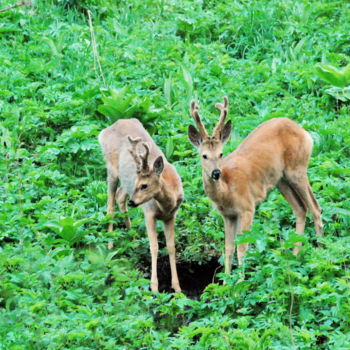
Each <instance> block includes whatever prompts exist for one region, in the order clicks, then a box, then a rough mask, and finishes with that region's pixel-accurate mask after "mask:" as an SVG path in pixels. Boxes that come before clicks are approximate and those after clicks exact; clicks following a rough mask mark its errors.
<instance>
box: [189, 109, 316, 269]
mask: <svg viewBox="0 0 350 350" xmlns="http://www.w3.org/2000/svg"><path fill="white" fill-rule="evenodd" d="M191 106H196V104H195V103H193V102H192V104H191ZM197 110H198V107H197ZM191 112H192V108H191ZM220 119H222V118H220ZM195 120H196V119H195ZM220 122H221V125H223V120H221V121H220ZM225 127H226V126H225ZM193 129H194V128H193V127H191V128H189V137H190V140H191V142H192V143H193V144H194V145H195V146H196V147H197V148H198V149H199V152H200V154H201V156H202V157H201V160H202V169H203V171H202V172H203V183H204V189H205V192H206V193H207V195H208V196H209V198H210V199H211V200H212V202H213V203H214V204H215V206H216V207H217V208H218V210H219V212H220V213H221V214H222V216H223V218H224V223H225V272H226V273H229V272H230V271H231V263H232V257H233V252H234V245H233V242H234V239H235V236H236V235H237V234H241V233H242V231H246V230H249V229H250V226H251V223H252V221H253V217H254V212H255V207H256V205H257V204H259V203H260V202H261V201H263V200H264V199H265V197H266V195H267V193H268V192H269V191H270V190H271V189H272V188H274V187H275V186H277V187H278V188H279V190H280V191H281V193H282V194H283V195H284V197H285V198H286V200H287V201H288V202H289V203H290V205H291V207H292V208H293V211H294V214H295V216H296V219H297V220H296V232H297V234H302V233H303V232H304V226H305V218H306V212H307V209H309V210H310V211H311V214H312V216H313V218H314V223H315V229H316V234H317V235H318V236H321V235H322V220H321V208H320V206H319V204H318V203H317V200H316V198H315V196H314V194H313V192H312V190H311V186H310V184H309V181H308V177H307V167H308V162H309V159H310V155H311V151H312V139H311V136H310V135H309V134H308V133H307V132H306V131H305V130H304V129H303V128H301V127H300V126H298V125H297V124H296V123H295V122H293V121H292V120H290V119H288V118H274V119H271V120H269V121H267V122H264V123H263V124H261V125H260V126H258V127H257V128H256V129H255V130H253V131H252V132H251V133H250V134H249V135H248V136H247V137H246V138H245V140H244V141H243V142H242V143H241V144H240V145H239V147H238V148H237V149H236V150H235V151H234V152H232V153H230V154H229V155H228V156H227V157H225V158H220V156H218V155H219V154H221V152H222V148H223V144H224V143H225V141H226V140H225V141H222V140H220V139H218V138H216V141H217V143H216V146H214V147H213V140H212V138H213V136H211V137H210V142H209V143H208V141H209V137H206V136H205V135H202V134H200V133H198V132H197V134H196V130H193ZM226 133H227V130H226ZM220 141H221V142H220ZM209 144H210V146H209ZM203 155H205V157H206V159H203ZM214 169H218V170H220V171H221V176H220V178H219V179H218V180H217V181H215V180H213V178H212V176H211V174H212V172H213V170H214ZM300 245H301V243H297V247H295V248H294V250H293V253H294V254H297V253H298V251H299V246H300ZM247 247H248V244H241V245H239V246H238V253H237V254H238V263H239V264H240V265H241V264H242V258H243V256H244V254H245V252H246V250H247Z"/></svg>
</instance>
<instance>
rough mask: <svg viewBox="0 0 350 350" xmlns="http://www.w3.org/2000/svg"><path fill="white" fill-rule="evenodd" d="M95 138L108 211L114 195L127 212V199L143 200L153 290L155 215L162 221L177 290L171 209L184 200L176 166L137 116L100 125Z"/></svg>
mask: <svg viewBox="0 0 350 350" xmlns="http://www.w3.org/2000/svg"><path fill="white" fill-rule="evenodd" d="M99 142H100V144H101V147H102V150H103V153H104V156H105V160H106V165H107V184H108V201H107V213H108V214H113V213H114V203H115V201H117V203H118V206H119V209H120V211H121V212H123V213H126V212H127V202H128V205H129V206H131V207H137V206H142V208H143V211H144V215H145V222H146V230H147V234H148V238H149V242H150V251H151V259H152V272H151V289H152V291H158V277H157V255H158V239H157V231H156V220H161V221H163V222H164V233H165V238H166V245H167V249H168V253H169V261H170V269H171V286H172V288H173V289H174V290H175V291H176V292H180V291H181V288H180V284H179V279H178V275H177V270H176V259H175V242H174V231H175V215H176V212H177V210H178V208H179V206H180V204H181V202H182V201H183V189H182V184H181V179H180V177H179V175H178V174H177V172H176V170H175V167H174V166H173V165H171V164H170V163H168V162H167V160H166V158H165V156H164V154H163V153H162V152H161V150H160V149H159V148H158V147H157V145H156V144H155V142H154V141H153V140H152V138H151V137H150V135H149V134H148V132H147V131H146V130H145V129H144V127H143V125H142V124H141V123H140V122H139V121H138V120H137V119H120V120H118V121H117V122H115V123H114V124H113V125H111V126H110V127H108V128H106V129H104V130H102V132H101V133H100V135H99ZM118 182H119V183H120V186H119V187H118ZM128 199H129V200H128ZM125 224H126V226H127V227H128V228H129V227H130V219H129V218H128V217H126V218H125ZM108 231H109V232H111V231H113V223H110V224H109V227H108ZM109 247H111V245H109Z"/></svg>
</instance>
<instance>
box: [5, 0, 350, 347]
mask: <svg viewBox="0 0 350 350" xmlns="http://www.w3.org/2000/svg"><path fill="white" fill-rule="evenodd" d="M13 3H14V2H13V1H10V0H6V1H3V2H2V3H1V5H0V8H4V7H6V6H9V5H10V4H13ZM87 8H90V9H91V11H92V18H93V25H94V31H95V36H96V41H97V45H98V50H99V55H100V58H101V66H102V69H103V73H104V76H105V80H106V85H104V83H103V81H102V79H101V77H100V76H99V74H97V73H96V71H95V69H94V56H93V53H92V47H91V36H90V30H89V24H88V19H87V15H86V9H87ZM349 16H350V5H349V4H347V3H346V2H343V1H326V0H318V1H313V2H309V1H302V0H298V1H289V0H287V1H281V0H273V1H267V0H261V1H253V0H252V1H244V0H238V1H228V0H223V1H215V0H207V1H204V0H203V1H195V2H194V1H188V0H183V1H165V0H164V1H159V2H155V1H150V0H146V1H140V0H132V1H124V0H119V1H116V2H112V1H109V0H103V1H99V2H98V1H93V0H91V1H89V0H84V1H82V2H78V1H74V0H54V1H50V2H44V1H41V0H37V1H36V2H35V5H34V6H33V7H31V8H26V7H20V8H17V9H15V10H11V11H7V12H4V13H0V96H1V98H0V122H1V124H0V145H1V146H0V153H1V154H0V156H1V159H2V161H1V162H0V172H1V176H2V181H1V186H0V194H1V201H2V203H1V210H0V349H6V350H7V349H11V350H12V349H13V350H18V349H189V348H191V349H192V348H194V349H291V348H293V347H294V348H296V349H308V348H310V349H348V346H349V343H350V302H349V300H350V287H349V261H350V238H349V228H350V204H349V203H350V202H349V197H350V171H349V169H350V160H349V159H350V157H349V156H350V146H349V145H350V136H349V135H350V133H349V130H350V117H349V104H348V102H342V101H337V100H336V99H335V98H334V97H332V96H330V95H329V94H327V91H326V90H327V88H329V87H330V85H327V84H325V83H324V82H322V81H321V80H320V79H319V78H318V76H317V74H316V69H315V66H316V64H318V63H320V62H322V63H327V64H332V65H334V66H336V67H343V66H346V65H347V64H348V63H349V62H350V49H349V38H348V33H349V29H350V28H349V26H350V25H349V21H348V18H349ZM112 90H116V92H111V91H112ZM224 95H227V96H228V97H229V100H230V118H231V119H232V121H233V124H234V132H233V134H232V138H231V141H230V142H229V143H228V145H227V146H226V148H225V153H228V152H230V151H232V150H233V149H234V148H235V147H236V146H237V145H238V144H239V142H241V141H242V140H243V138H244V137H245V136H246V135H247V134H248V133H249V132H250V131H252V130H253V129H254V128H255V127H256V126H258V125H259V124H260V123H261V122H263V121H265V120H268V119H271V118H273V117H279V116H286V117H289V118H291V119H293V120H295V121H296V122H298V123H299V124H300V125H301V126H303V127H304V128H305V129H306V130H308V131H309V132H310V133H311V135H312V137H313V139H314V151H313V155H312V159H311V162H310V169H309V176H310V180H311V184H312V187H313V189H314V192H315V194H316V196H317V198H318V200H319V202H320V205H321V206H322V208H323V220H324V232H325V237H324V239H323V242H324V246H323V248H317V247H316V245H315V244H314V243H315V232H314V227H313V223H312V220H311V219H308V220H307V226H306V232H305V237H306V240H305V243H304V248H303V249H302V251H301V254H300V255H299V256H298V257H297V258H295V257H293V256H292V255H291V246H292V245H293V242H294V241H295V235H294V225H295V219H294V216H293V214H292V211H291V208H290V207H289V206H288V204H287V203H286V201H285V200H284V199H283V197H282V196H281V195H280V194H279V193H278V192H277V191H273V192H272V193H271V194H270V195H269V197H268V199H267V200H266V201H265V202H263V203H262V204H261V206H260V207H259V210H258V212H257V214H256V217H255V220H254V225H253V228H252V235H251V237H253V239H254V241H255V243H253V244H251V245H250V248H249V253H248V254H247V256H246V259H245V266H244V270H245V275H246V279H245V281H244V282H243V283H240V284H236V281H237V280H238V278H239V273H240V272H241V270H242V269H238V270H237V269H236V270H234V272H233V274H232V276H225V275H224V274H219V277H220V278H221V279H224V280H225V281H226V284H225V285H219V284H211V285H209V286H208V287H207V289H206V290H205V292H204V293H203V295H202V296H201V297H200V299H199V300H191V299H188V298H186V297H185V296H184V295H183V294H177V295H171V294H166V293H159V294H157V295H154V294H152V293H151V292H150V291H149V289H148V285H149V281H148V280H146V279H145V276H144V275H143V274H142V273H141V272H140V271H141V270H142V269H141V270H140V269H139V270H138V269H137V266H138V265H139V264H140V261H144V259H145V257H148V255H149V253H148V240H147V236H146V233H145V225H144V222H143V216H142V213H141V210H139V209H138V210H136V209H132V210H131V211H130V215H131V217H132V226H133V228H132V229H131V230H130V231H127V230H125V229H122V228H121V227H122V221H123V220H122V215H120V214H119V213H118V214H117V215H116V223H117V226H118V227H119V228H118V229H116V230H115V231H114V232H112V233H107V232H106V223H107V222H108V221H109V220H110V218H109V217H107V216H106V214H105V211H106V200H107V191H106V185H105V175H106V171H105V165H104V162H103V158H102V156H101V151H100V149H99V145H98V142H97V135H98V133H99V131H100V130H101V129H103V128H104V127H106V126H108V125H110V124H111V123H112V122H113V121H114V120H115V119H116V118H119V117H124V116H127V117H137V118H139V119H140V120H141V121H142V122H143V123H144V125H146V127H147V128H148V130H149V131H150V133H151V134H152V136H153V137H154V139H155V141H156V142H157V144H158V145H159V146H160V147H161V148H162V149H163V150H164V151H165V153H166V155H167V157H168V159H169V160H170V161H171V162H172V163H173V164H174V165H175V166H176V167H177V169H178V172H179V174H180V175H181V177H182V180H183V183H184V189H185V202H184V203H183V205H182V206H181V208H180V210H179V213H178V220H177V225H176V244H177V250H178V260H179V261H183V262H196V263H199V264H205V263H206V262H207V261H208V260H210V259H211V258H212V257H213V256H214V257H216V258H219V259H220V261H221V262H222V256H221V255H222V253H223V250H224V247H223V244H224V239H223V223H222V219H221V217H220V215H218V213H217V212H216V211H215V210H214V209H213V208H212V206H211V204H210V202H209V200H208V198H207V197H206V196H205V194H204V191H203V189H202V179H201V170H200V166H199V161H198V159H197V158H198V156H197V154H196V151H195V150H194V149H193V147H192V146H191V144H190V143H189V141H188V140H187V127H188V125H189V124H190V123H191V118H190V116H189V113H188V105H189V101H190V100H191V99H192V98H193V97H195V98H198V100H199V102H200V105H201V106H202V110H201V113H202V114H203V116H204V118H205V121H206V125H208V126H211V127H213V125H214V123H215V121H216V120H217V117H218V114H217V112H216V110H215V108H214V104H215V103H216V102H218V101H220V100H221V99H222V96H224ZM209 129H211V128H210V127H209ZM110 239H113V240H114V241H115V250H114V251H113V252H109V251H107V250H106V249H105V247H106V245H107V242H108V241H109V240H110ZM160 241H161V248H162V249H161V252H160V254H161V255H166V249H165V248H164V239H163V237H162V235H160ZM234 264H236V262H234ZM139 267H142V266H139ZM180 278H181V276H180Z"/></svg>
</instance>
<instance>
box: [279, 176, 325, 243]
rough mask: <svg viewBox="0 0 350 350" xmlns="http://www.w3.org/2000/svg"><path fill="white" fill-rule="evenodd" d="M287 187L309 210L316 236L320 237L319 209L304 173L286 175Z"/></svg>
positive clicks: (321, 234) (320, 221) (320, 219)
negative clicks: (288, 186)
mask: <svg viewBox="0 0 350 350" xmlns="http://www.w3.org/2000/svg"><path fill="white" fill-rule="evenodd" d="M286 177H287V180H288V182H289V185H290V186H291V187H292V188H293V190H294V191H295V192H296V193H297V194H298V196H299V197H300V199H301V200H302V202H303V203H304V204H305V206H306V207H307V208H308V209H309V210H310V212H311V215H312V217H313V219H314V225H315V230H316V235H317V236H319V237H321V236H323V233H322V218H321V207H320V205H319V204H318V202H317V200H316V198H315V196H314V194H313V192H312V190H311V186H310V184H309V180H308V178H307V174H306V173H304V172H303V173H300V172H297V171H294V172H288V173H286Z"/></svg>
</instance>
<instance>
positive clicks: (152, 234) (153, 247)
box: [145, 214, 158, 292]
mask: <svg viewBox="0 0 350 350" xmlns="http://www.w3.org/2000/svg"><path fill="white" fill-rule="evenodd" d="M145 220H146V230H147V235H148V239H149V247H150V251H151V259H152V265H151V266H152V267H151V290H152V292H158V277H157V257H158V238H157V230H156V219H155V218H154V216H153V215H151V214H149V215H146V214H145Z"/></svg>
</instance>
